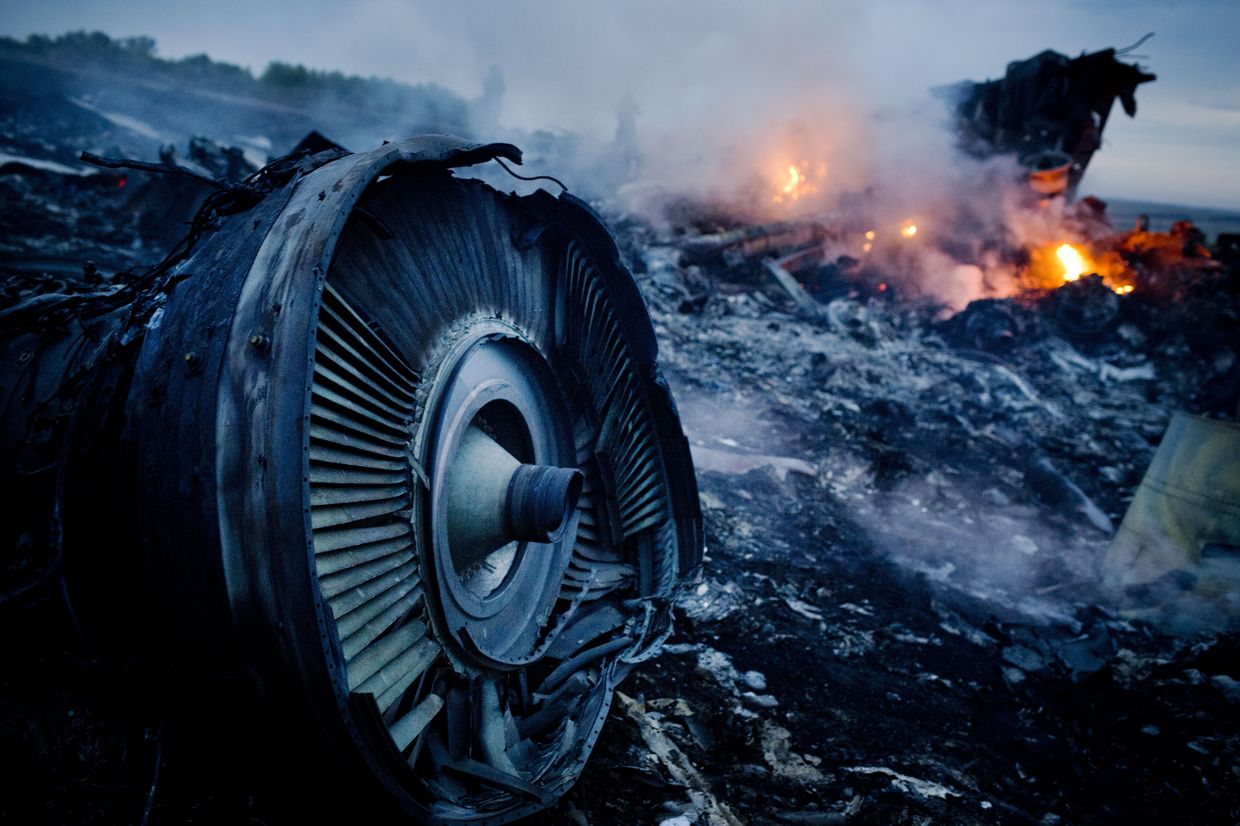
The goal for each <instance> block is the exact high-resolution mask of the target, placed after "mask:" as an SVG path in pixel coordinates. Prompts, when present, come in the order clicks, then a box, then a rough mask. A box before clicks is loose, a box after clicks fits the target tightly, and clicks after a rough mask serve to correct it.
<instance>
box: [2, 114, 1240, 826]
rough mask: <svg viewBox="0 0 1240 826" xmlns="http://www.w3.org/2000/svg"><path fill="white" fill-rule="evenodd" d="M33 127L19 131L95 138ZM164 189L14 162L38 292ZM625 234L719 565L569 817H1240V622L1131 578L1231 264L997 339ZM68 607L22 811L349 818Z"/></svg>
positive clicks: (24, 684)
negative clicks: (77, 634)
mask: <svg viewBox="0 0 1240 826" xmlns="http://www.w3.org/2000/svg"><path fill="white" fill-rule="evenodd" d="M79 114H80V113H79ZM18 127H20V128H18ZM5 128H6V130H8V132H7V133H6V134H7V137H6V141H7V144H6V146H7V151H9V152H11V153H13V154H21V155H23V156H40V157H48V158H52V159H55V160H57V161H59V162H62V163H64V162H68V161H70V160H71V159H72V154H71V153H68V150H67V149H66V148H65V146H59V145H58V146H56V147H53V148H55V152H51V151H50V149H49V147H50V144H49V145H47V146H41V145H39V141H38V140H36V139H35V138H34V137H32V134H33V133H32V132H31V127H29V125H28V124H22V123H18V124H17V125H16V126H14V123H13V122H12V121H9V122H7V126H6V127H5ZM74 128H75V129H80V130H85V132H89V130H91V129H100V128H103V127H102V126H101V125H98V124H93V123H88V124H85V125H75V126H74ZM66 134H68V133H66ZM74 134H76V133H73V134H68V137H67V138H66V146H67V144H68V143H70V142H72V140H71V139H73V138H74ZM110 139H111V138H110V137H109V138H107V140H110ZM45 150H46V151H45ZM128 185H129V187H130V189H129V190H128V191H126V192H121V191H120V190H123V189H125V188H124V187H121V186H119V183H118V179H117V177H116V176H112V177H111V178H109V177H107V176H104V177H100V178H91V179H85V178H83V180H82V181H76V180H75V179H74V178H72V177H66V176H65V175H63V174H60V173H56V172H54V171H47V170H32V169H30V168H29V167H19V168H15V169H8V170H6V171H5V172H4V174H3V175H0V216H3V230H4V237H3V239H0V240H2V242H3V249H2V250H0V251H2V252H3V254H4V262H5V269H6V275H8V276H12V279H10V280H9V281H8V283H10V284H13V283H21V284H24V285H26V286H22V287H20V291H21V292H26V291H27V290H30V289H33V290H37V291H53V290H55V289H60V288H61V287H63V285H64V284H65V283H73V282H75V281H78V280H80V279H82V278H87V279H89V278H90V277H93V276H91V275H90V274H89V273H88V274H85V275H83V274H82V265H83V264H84V263H85V262H86V261H87V260H90V261H94V262H96V265H97V267H98V269H99V270H101V271H103V272H105V273H110V272H113V271H115V270H119V269H123V268H124V267H127V266H130V265H132V264H133V262H135V261H138V260H152V259H153V258H156V257H158V253H159V252H160V249H159V246H158V243H157V242H156V241H153V240H151V239H149V238H146V237H145V236H144V234H143V232H142V231H141V223H142V220H143V216H144V215H145V212H144V210H143V206H142V201H141V199H137V198H134V197H133V196H131V195H130V192H132V187H133V186H134V179H131V180H130V181H129V184H128ZM620 228H621V232H620V240H621V244H622V248H623V250H624V252H625V254H626V256H627V257H628V258H629V259H630V261H631V262H632V263H633V265H634V267H635V269H637V270H639V271H640V273H641V274H640V276H639V280H640V283H641V284H642V287H643V290H644V291H645V293H646V296H647V299H648V302H649V304H650V307H651V311H652V315H653V317H654V319H655V323H656V331H657V333H658V335H659V338H660V346H661V348H662V361H663V363H664V365H665V370H666V372H667V375H668V377H669V380H670V381H671V383H672V385H673V387H674V389H675V391H676V397H677V399H678V402H679V403H680V405H681V412H682V415H683V418H684V423H685V426H686V431H687V433H688V435H689V437H690V439H691V441H692V442H693V444H694V449H695V456H696V460H697V464H698V482H699V487H700V492H701V502H702V507H703V513H704V517H705V525H706V544H707V559H706V564H705V568H704V571H703V574H702V578H701V580H700V581H699V582H695V583H691V584H690V585H689V586H688V589H687V591H686V592H685V594H684V595H683V596H682V598H681V599H680V601H679V606H678V612H677V613H678V624H677V630H676V632H675V634H674V635H673V637H672V638H671V639H670V640H669V641H668V645H667V646H666V650H665V652H664V653H663V655H662V656H660V657H659V658H657V659H655V660H653V661H651V662H649V663H647V664H646V665H644V666H643V667H642V668H640V669H639V670H638V671H637V672H636V673H635V674H634V675H633V676H632V677H631V678H630V679H629V680H628V681H627V682H626V683H624V684H623V686H622V687H621V691H622V696H620V697H618V698H617V702H616V703H615V706H614V708H613V710H612V713H611V717H610V720H609V722H608V725H607V727H606V729H605V731H604V733H603V736H602V738H601V739H600V741H599V745H598V747H597V749H596V751H595V754H594V757H593V758H592V759H591V761H590V763H589V764H588V765H587V767H586V769H585V772H584V774H583V776H582V778H581V780H580V782H579V783H578V784H577V786H576V787H575V788H574V789H573V790H572V791H571V792H570V793H569V794H568V795H567V796H566V797H565V798H564V799H563V800H562V801H561V803H560V804H559V805H558V806H557V807H556V808H555V809H554V810H553V811H552V812H551V813H549V814H547V815H544V816H540V817H539V818H538V819H537V820H538V821H539V822H544V823H553V824H557V823H563V824H577V825H578V826H579V825H580V824H583V823H589V824H607V823H626V824H629V823H632V824H646V823H649V824H667V825H668V826H682V825H683V824H691V823H697V824H715V823H736V822H746V823H794V824H795V823H800V824H814V823H819V824H825V823H858V824H861V823H884V824H886V823H940V822H944V823H947V822H950V823H987V824H988V823H1000V822H1002V823H1025V822H1036V823H1111V822H1192V823H1206V822H1219V823H1230V822H1236V821H1237V820H1240V774H1238V772H1240V770H1238V769H1237V768H1236V767H1237V765H1238V763H1237V747H1238V745H1240V730H1238V729H1240V723H1238V722H1237V721H1240V714H1238V713H1237V710H1238V707H1240V683H1238V682H1237V680H1240V657H1238V656H1237V654H1238V653H1240V651H1238V648H1240V640H1238V638H1237V636H1236V635H1235V633H1234V631H1233V632H1227V631H1220V630H1218V629H1217V628H1216V629H1214V630H1207V629H1205V628H1202V627H1201V620H1203V619H1218V613H1217V607H1216V606H1211V605H1197V604H1193V603H1192V602H1191V601H1189V602H1186V601H1184V600H1179V601H1176V602H1174V603H1171V604H1172V605H1173V606H1174V608H1172V609H1166V608H1164V609H1159V608H1158V607H1157V606H1158V605H1160V604H1162V603H1161V602H1160V601H1159V600H1153V601H1151V600H1148V599H1147V600H1145V601H1144V602H1142V603H1141V604H1139V605H1136V604H1133V603H1132V602H1131V601H1128V602H1126V601H1125V595H1122V594H1121V595H1116V594H1112V593H1110V592H1108V591H1107V590H1106V589H1105V587H1104V586H1103V582H1102V577H1101V561H1102V557H1103V554H1104V553H1105V550H1106V547H1107V543H1108V539H1109V527H1108V524H1109V525H1111V526H1113V525H1114V524H1117V523H1118V521H1119V520H1120V519H1121V518H1122V516H1123V513H1124V510H1125V508H1126V505H1127V502H1128V500H1129V499H1130V498H1131V496H1132V493H1133V491H1134V489H1135V488H1136V486H1137V484H1138V483H1139V481H1140V479H1141V475H1142V473H1143V472H1144V468H1145V466H1146V465H1147V463H1148V462H1149V459H1150V457H1151V456H1152V455H1153V452H1154V450H1155V448H1156V446H1157V443H1158V441H1159V438H1160V436H1161V434H1162V432H1163V430H1164V428H1165V426H1166V423H1167V421H1168V419H1169V416H1170V415H1171V412H1172V411H1173V410H1177V409H1187V410H1190V411H1197V412H1212V413H1220V412H1226V410H1227V409H1228V408H1227V407H1226V405H1225V402H1226V400H1228V399H1230V400H1231V401H1230V403H1231V405H1232V407H1231V408H1230V409H1231V410H1233V411H1234V403H1235V402H1234V399H1235V395H1234V392H1235V382H1236V364H1237V352H1236V347H1237V345H1236V341H1235V339H1234V330H1235V329H1236V326H1235V324H1236V312H1235V307H1236V299H1235V291H1234V286H1232V287H1226V284H1227V283H1229V282H1227V281H1226V277H1225V276H1219V275H1217V274H1215V275H1214V276H1211V279H1205V280H1203V282H1202V285H1201V286H1200V288H1193V289H1189V290H1188V291H1187V292H1185V293H1182V294H1178V295H1177V296H1176V297H1175V298H1174V299H1168V298H1166V297H1161V298H1155V297H1150V298H1144V297H1142V295H1141V294H1140V293H1137V294H1134V295H1133V296H1131V297H1128V298H1127V299H1125V301H1124V303H1123V304H1122V305H1121V306H1120V308H1119V310H1118V312H1117V315H1116V317H1115V318H1114V319H1113V320H1112V323H1111V324H1109V326H1108V327H1107V328H1106V329H1105V330H1104V331H1102V332H1097V331H1092V332H1090V333H1089V334H1088V335H1081V334H1080V331H1076V330H1073V329H1072V328H1071V327H1070V326H1066V325H1064V324H1063V323H1062V318H1060V316H1059V315H1057V314H1056V311H1055V300H1052V299H1050V298H1048V297H1041V298H1030V299H1029V300H1028V301H1026V302H1015V301H1009V302H1005V304H1004V306H1005V307H1006V308H1007V309H1005V310H1004V311H1003V312H1005V313H1008V314H1009V316H1019V317H1020V318H1021V319H1023V321H1022V322H1021V324H1020V325H1017V326H1019V328H1020V331H1021V336H1020V337H1018V338H1017V339H1016V340H1015V342H1012V341H1010V340H1005V342H1006V343H1005V344H1004V346H1003V347H1002V348H996V347H991V346H989V344H988V341H987V339H986V337H985V336H979V335H977V328H976V327H969V328H967V329H966V328H965V327H964V326H962V325H961V324H960V323H959V322H957V323H954V324H953V323H952V322H947V323H944V322H943V321H942V320H941V318H940V315H939V314H938V313H937V311H936V309H935V308H933V307H931V306H927V305H924V304H919V303H914V302H903V303H902V302H892V301H878V300H873V299H864V298H857V297H855V298H847V297H845V298H842V299H840V300H838V301H835V302H832V303H831V304H829V305H824V306H823V308H822V309H821V311H820V312H816V313H813V314H808V315H807V314H796V313H794V312H792V311H791V310H790V308H789V307H788V306H786V305H785V304H783V303H781V301H780V299H779V298H778V297H777V296H774V295H772V294H770V293H768V292H765V291H763V290H734V291H728V290H726V289H723V288H721V287H720V286H719V285H720V283H722V282H721V279H724V278H726V277H728V276H730V274H729V273H724V272H714V271H711V270H709V269H705V270H689V269H687V268H684V269H682V268H681V267H679V266H678V265H677V264H676V262H675V255H674V250H673V249H672V248H671V247H669V246H667V245H666V244H665V243H664V241H662V240H660V239H658V238H657V237H655V236H654V235H653V234H652V233H650V232H649V231H648V230H646V229H645V228H644V227H642V226H640V225H638V224H632V223H629V224H621V225H620ZM1206 281H1208V282H1209V283H1206ZM1230 283H1233V284H1234V282H1230ZM32 285H33V286H32ZM1220 285H1222V286H1220ZM6 303H7V301H6ZM1001 315H1002V313H1001ZM1057 319H1058V321H1057ZM1009 320H1010V319H1009ZM982 326H983V327H984V326H985V325H982ZM1229 330H1230V331H1231V332H1230V333H1228V332H1227V331H1229ZM1219 331H1222V332H1221V333H1220V332H1219ZM1220 400H1223V402H1220ZM1128 596H1131V595H1128ZM1147 596H1148V595H1147ZM54 616H55V614H54V612H45V613H39V612H37V611H36V612H35V613H31V614H28V615H26V619H25V620H24V622H25V623H26V627H25V628H23V629H18V631H19V633H15V634H12V635H10V637H9V639H8V640H7V642H6V647H5V652H4V653H5V658H6V663H7V665H6V668H5V670H4V671H3V673H2V674H0V704H2V706H3V708H0V711H3V712H4V713H3V714H0V717H2V718H3V720H4V722H3V724H0V735H2V739H3V742H5V743H6V744H8V745H9V747H8V748H6V764H7V770H6V772H5V773H4V775H5V781H4V788H3V789H2V791H4V792H5V794H4V795H3V802H0V814H3V815H5V816H6V817H12V818H14V819H15V820H19V821H23V822H49V823H58V822H98V823H111V822H137V821H140V820H143V819H144V816H145V815H146V814H149V815H150V820H151V822H198V823H223V822H228V823H239V822H249V823H279V822H291V821H296V820H305V819H306V818H308V817H314V816H315V815H321V814H322V810H321V808H320V801H319V799H318V797H317V796H316V795H315V794H314V793H313V792H314V783H313V782H312V781H311V780H307V779H306V777H305V776H303V775H297V774H296V773H289V772H282V771H279V770H278V767H277V766H275V765H274V763H275V761H278V760H281V759H283V758H281V757H280V756H278V755H276V754H273V753H270V752H269V751H268V750H267V749H265V748H264V747H263V745H262V744H263V743H264V742H265V741H266V740H268V739H270V736H269V735H271V732H272V731H273V730H272V729H271V726H273V725H274V724H273V723H271V722H270V721H268V720H266V719H265V718H261V717H245V716H242V717H237V716H236V715H235V714H233V712H232V711H231V709H234V708H237V707H242V706H243V704H238V703H229V702H224V701H222V700H221V699H220V698H222V697H227V696H230V695H231V694H233V693H236V692H240V691H241V690H242V689H240V688H239V687H238V686H235V685H231V684H222V685H212V686H203V685H193V686H188V685H183V684H181V683H179V682H178V681H177V678H176V676H175V675H169V674H168V673H166V672H164V671H162V670H159V669H153V668H152V667H151V666H150V665H149V664H145V663H143V662H141V661H134V660H129V659H124V658H118V657H113V656H110V655H108V654H106V653H100V652H97V651H91V652H86V651H83V650H82V649H80V648H78V647H72V646H70V647H65V648H50V649H49V648H46V647H41V645H42V642H43V641H45V640H47V639H59V638H62V637H65V636H67V635H66V634H64V633H63V632H64V631H65V629H61V628H56V627H46V625H47V624H49V623H52V622H54V621H55V620H53V617H54ZM1152 620H1153V621H1157V622H1156V623H1155V622H1151V621H1152ZM1171 630H1175V631H1178V632H1179V633H1176V634H1172V633H1171ZM283 734H287V732H284V733H283ZM312 777H313V776H312ZM290 778H291V779H290ZM32 790H34V791H33V793H32Z"/></svg>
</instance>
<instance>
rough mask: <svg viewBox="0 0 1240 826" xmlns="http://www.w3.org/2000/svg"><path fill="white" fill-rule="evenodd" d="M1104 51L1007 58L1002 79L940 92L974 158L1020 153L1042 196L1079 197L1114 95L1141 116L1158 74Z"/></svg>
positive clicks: (1121, 51) (1122, 52) (1048, 52)
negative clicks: (1142, 93) (1143, 89)
mask: <svg viewBox="0 0 1240 826" xmlns="http://www.w3.org/2000/svg"><path fill="white" fill-rule="evenodd" d="M1148 37H1149V35H1147V36H1146V37H1144V38H1142V39H1141V40H1140V41H1138V42H1137V43H1134V44H1133V45H1132V46H1129V47H1127V48H1124V49H1119V50H1116V49H1113V48H1112V49H1102V50H1101V51H1097V52H1092V53H1089V54H1082V55H1081V56H1079V57H1075V58H1070V57H1068V56H1067V55H1063V54H1060V53H1059V52H1056V51H1052V50H1050V49H1048V50H1046V51H1044V52H1041V53H1039V54H1037V55H1034V56H1033V57H1031V58H1029V59H1027V60H1019V61H1014V62H1012V63H1009V64H1008V66H1007V71H1006V72H1005V73H1004V76H1003V77H1002V78H1000V79H998V80H987V81H985V82H982V83H977V82H974V81H963V82H961V83H958V84H955V85H953V86H949V87H944V88H941V89H939V90H937V91H938V92H939V93H940V94H942V95H944V96H945V97H948V98H949V99H951V100H952V101H953V102H954V104H955V117H956V129H957V131H958V135H959V142H960V146H961V148H962V149H963V150H964V151H965V152H967V153H969V154H971V155H974V156H976V157H988V156H991V155H996V154H1015V155H1016V156H1017V157H1018V158H1020V160H1021V163H1022V164H1024V165H1025V166H1026V167H1027V168H1029V170H1030V183H1031V184H1032V185H1033V186H1034V188H1035V189H1038V190H1039V191H1040V192H1042V193H1043V194H1047V195H1057V194H1061V193H1066V195H1067V197H1068V198H1069V199H1072V198H1074V197H1075V195H1076V190H1077V187H1078V186H1079V185H1080V182H1081V178H1082V177H1083V176H1084V174H1085V169H1086V167H1088V166H1089V161H1090V159H1091V158H1092V157H1093V155H1094V153H1095V152H1097V151H1098V149H1099V148H1100V147H1101V146H1102V132H1103V129H1105V128H1106V124H1107V120H1108V119H1109V118H1110V115H1111V109H1112V108H1113V106H1114V104H1115V101H1116V99H1118V100H1119V102H1120V105H1121V106H1122V107H1123V109H1124V113H1125V114H1127V115H1128V116H1129V117H1134V116H1135V115H1136V113H1137V100H1136V89H1137V87H1138V86H1140V85H1141V84H1142V83H1149V82H1150V81H1152V80H1154V79H1155V75H1152V74H1150V73H1148V72H1146V71H1144V70H1143V69H1141V68H1140V67H1139V66H1138V65H1136V64H1132V63H1125V62H1123V61H1121V60H1119V58H1120V57H1122V56H1124V55H1126V54H1130V53H1131V52H1132V51H1133V50H1134V49H1135V48H1137V47H1138V46H1139V45H1140V44H1141V43H1144V42H1145V40H1146V39H1148Z"/></svg>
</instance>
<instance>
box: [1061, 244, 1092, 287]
mask: <svg viewBox="0 0 1240 826" xmlns="http://www.w3.org/2000/svg"><path fill="white" fill-rule="evenodd" d="M1055 255H1056V257H1058V258H1059V263H1061V264H1063V280H1064V281H1075V280H1077V279H1078V278H1080V277H1081V276H1082V275H1084V274H1085V271H1086V270H1088V269H1089V264H1087V263H1085V255H1084V254H1083V253H1082V252H1081V251H1080V250H1078V249H1077V248H1076V247H1074V246H1072V245H1071V244H1060V245H1059V249H1057V250H1055Z"/></svg>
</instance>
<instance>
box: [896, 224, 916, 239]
mask: <svg viewBox="0 0 1240 826" xmlns="http://www.w3.org/2000/svg"><path fill="white" fill-rule="evenodd" d="M900 234H901V235H903V236H904V237H905V238H912V237H913V236H914V235H916V234H917V225H916V224H905V225H904V226H902V227H900Z"/></svg>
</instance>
